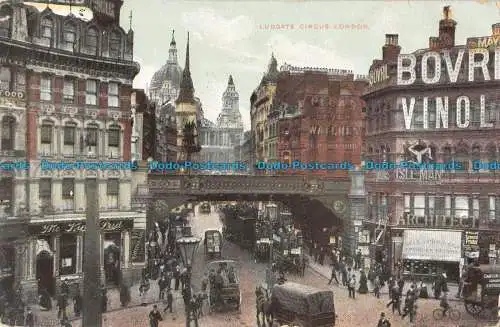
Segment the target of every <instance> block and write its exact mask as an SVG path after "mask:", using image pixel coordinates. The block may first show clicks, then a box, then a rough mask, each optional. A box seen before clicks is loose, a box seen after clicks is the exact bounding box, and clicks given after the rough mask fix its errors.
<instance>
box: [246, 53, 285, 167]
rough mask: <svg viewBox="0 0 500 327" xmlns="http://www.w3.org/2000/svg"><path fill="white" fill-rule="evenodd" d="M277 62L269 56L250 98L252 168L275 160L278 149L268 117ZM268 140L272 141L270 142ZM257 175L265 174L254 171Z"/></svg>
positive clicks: (276, 74) (274, 86)
mask: <svg viewBox="0 0 500 327" xmlns="http://www.w3.org/2000/svg"><path fill="white" fill-rule="evenodd" d="M278 76H279V71H278V61H277V60H276V58H275V57H274V54H273V55H271V59H270V61H269V65H268V68H267V71H266V73H264V76H263V77H262V80H261V81H260V83H259V85H258V86H257V88H256V89H255V90H254V91H253V92H252V95H251V96H250V125H251V129H250V130H251V131H252V143H253V147H254V149H253V156H254V157H253V158H252V161H253V162H252V168H255V164H256V163H257V162H267V161H268V159H269V158H275V157H276V152H277V149H278V145H277V141H276V139H275V138H273V137H272V136H270V135H272V134H273V132H272V131H273V130H274V131H275V130H277V126H276V124H275V125H271V124H270V122H269V121H268V116H269V113H270V111H271V106H272V103H273V99H274V94H275V93H276V83H277V81H278ZM269 139H274V141H273V142H271V141H270V140H269ZM254 172H255V173H257V174H265V173H266V171H260V170H254Z"/></svg>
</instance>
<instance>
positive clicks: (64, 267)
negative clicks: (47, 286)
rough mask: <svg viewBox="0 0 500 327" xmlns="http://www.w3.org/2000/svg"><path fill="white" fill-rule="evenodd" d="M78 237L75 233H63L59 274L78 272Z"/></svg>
mask: <svg viewBox="0 0 500 327" xmlns="http://www.w3.org/2000/svg"><path fill="white" fill-rule="evenodd" d="M76 238H77V236H76V235H75V234H63V235H61V241H60V242H61V243H60V249H59V253H60V262H59V274H60V275H72V274H75V273H76V251H77V246H76V242H77V241H76Z"/></svg>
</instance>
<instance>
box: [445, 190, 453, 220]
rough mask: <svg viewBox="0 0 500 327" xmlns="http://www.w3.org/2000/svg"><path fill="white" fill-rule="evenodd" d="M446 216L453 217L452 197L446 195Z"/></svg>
mask: <svg viewBox="0 0 500 327" xmlns="http://www.w3.org/2000/svg"><path fill="white" fill-rule="evenodd" d="M444 215H445V216H446V217H451V195H446V196H445V197H444Z"/></svg>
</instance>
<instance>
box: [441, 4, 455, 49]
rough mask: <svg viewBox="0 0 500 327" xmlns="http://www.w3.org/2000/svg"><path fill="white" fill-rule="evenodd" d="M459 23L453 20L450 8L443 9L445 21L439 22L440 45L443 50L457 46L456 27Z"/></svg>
mask: <svg viewBox="0 0 500 327" xmlns="http://www.w3.org/2000/svg"><path fill="white" fill-rule="evenodd" d="M456 26H457V22H456V21H454V20H453V19H452V12H451V7H450V6H445V7H443V19H441V20H440V21H439V43H440V47H441V48H451V47H454V46H455V27H456Z"/></svg>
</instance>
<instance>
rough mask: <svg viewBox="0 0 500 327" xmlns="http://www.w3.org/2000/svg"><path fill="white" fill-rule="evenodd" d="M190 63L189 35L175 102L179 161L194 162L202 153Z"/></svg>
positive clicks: (197, 106)
mask: <svg viewBox="0 0 500 327" xmlns="http://www.w3.org/2000/svg"><path fill="white" fill-rule="evenodd" d="M189 65H190V62H189V33H188V38H187V45H186V64H185V66H184V71H183V72H182V79H181V85H180V89H179V96H178V98H177V100H176V101H175V116H176V123H177V148H178V152H177V160H178V161H184V160H193V157H194V155H193V154H194V153H197V152H199V151H200V146H199V143H198V130H199V126H198V118H199V116H200V113H199V112H198V111H199V108H200V106H199V105H198V103H197V101H196V99H195V97H194V86H193V80H192V78H191V71H190V66H189Z"/></svg>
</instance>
